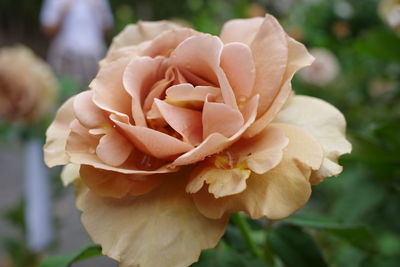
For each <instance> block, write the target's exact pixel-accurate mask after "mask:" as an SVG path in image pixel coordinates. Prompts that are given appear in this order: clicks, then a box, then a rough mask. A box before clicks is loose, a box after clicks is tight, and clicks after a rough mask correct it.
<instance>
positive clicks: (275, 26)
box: [250, 15, 288, 114]
mask: <svg viewBox="0 0 400 267" xmlns="http://www.w3.org/2000/svg"><path fill="white" fill-rule="evenodd" d="M250 48H251V51H252V53H253V59H254V64H255V68H256V78H255V82H254V91H253V94H259V95H260V104H259V106H258V111H257V112H258V114H263V113H264V112H265V111H266V110H267V109H268V108H269V106H270V105H271V103H272V101H273V100H274V98H275V97H276V95H277V94H278V92H279V90H280V89H281V85H282V80H283V77H284V74H285V69H286V66H287V64H288V43H287V37H286V33H285V32H284V30H283V29H282V26H281V25H280V24H279V22H278V21H277V20H276V18H274V17H273V16H271V15H266V16H265V20H264V22H263V23H262V24H261V26H260V28H259V30H258V32H257V34H256V36H255V38H254V40H253V42H252V43H251V45H250Z"/></svg>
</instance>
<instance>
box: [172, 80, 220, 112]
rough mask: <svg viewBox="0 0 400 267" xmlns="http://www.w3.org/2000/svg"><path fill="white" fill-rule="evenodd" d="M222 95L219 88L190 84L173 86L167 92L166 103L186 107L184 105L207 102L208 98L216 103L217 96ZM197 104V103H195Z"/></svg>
mask: <svg viewBox="0 0 400 267" xmlns="http://www.w3.org/2000/svg"><path fill="white" fill-rule="evenodd" d="M219 94H220V90H219V88H217V87H212V86H196V87H194V86H193V85H192V84H190V83H182V84H177V85H174V86H171V87H170V88H168V89H167V91H166V95H167V97H166V102H168V103H171V104H174V105H179V106H184V105H191V104H192V105H196V104H197V103H196V102H200V103H201V107H202V106H203V102H205V101H206V97H208V99H209V100H210V101H215V100H216V98H217V96H218V95H219ZM193 102H195V103H193Z"/></svg>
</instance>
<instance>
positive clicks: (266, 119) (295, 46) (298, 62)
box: [243, 37, 314, 138]
mask: <svg viewBox="0 0 400 267" xmlns="http://www.w3.org/2000/svg"><path fill="white" fill-rule="evenodd" d="M288 48H289V55H288V64H287V67H286V72H285V75H284V77H283V83H282V86H281V88H280V91H279V92H278V94H277V95H276V97H275V98H274V100H273V102H272V104H271V106H270V107H269V108H268V110H267V112H265V113H264V114H262V115H261V117H259V118H258V119H257V120H256V121H255V122H254V123H253V124H252V125H251V126H250V127H249V129H248V130H247V131H246V132H245V133H244V135H243V136H244V137H245V138H250V137H252V136H255V135H256V134H258V133H259V132H261V131H262V130H263V129H264V128H265V126H267V125H268V124H269V123H270V122H271V121H272V120H273V119H274V117H275V116H276V114H277V113H278V112H279V110H280V109H281V108H282V107H283V105H284V104H285V103H286V101H287V99H288V98H289V97H290V95H291V94H292V85H291V80H292V78H293V75H294V74H295V73H296V72H297V71H298V70H300V69H301V68H304V67H306V66H309V65H311V63H312V62H313V60H314V58H313V57H312V56H311V55H310V54H309V53H308V52H307V49H306V48H305V46H304V45H303V44H301V43H299V42H297V41H295V40H294V39H292V38H290V37H288ZM259 115H260V114H259Z"/></svg>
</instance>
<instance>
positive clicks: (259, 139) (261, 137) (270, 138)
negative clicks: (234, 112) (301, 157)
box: [228, 126, 289, 174]
mask: <svg viewBox="0 0 400 267" xmlns="http://www.w3.org/2000/svg"><path fill="white" fill-rule="evenodd" d="M288 142H289V139H288V138H287V137H286V136H285V132H284V131H283V130H282V129H280V128H279V127H276V126H267V127H266V128H265V129H264V131H262V132H261V133H259V134H258V135H256V136H255V137H253V138H251V139H241V140H239V141H238V142H236V143H235V144H234V145H233V146H232V147H231V148H229V149H228V152H229V153H230V154H231V157H233V158H234V159H236V161H237V162H238V164H242V163H245V164H246V166H247V167H248V168H249V169H250V170H252V171H253V172H255V173H257V174H263V173H265V172H267V171H269V170H271V169H273V168H275V167H276V166H277V165H278V164H279V162H280V161H281V160H282V155H283V149H284V148H285V147H286V146H287V145H288Z"/></svg>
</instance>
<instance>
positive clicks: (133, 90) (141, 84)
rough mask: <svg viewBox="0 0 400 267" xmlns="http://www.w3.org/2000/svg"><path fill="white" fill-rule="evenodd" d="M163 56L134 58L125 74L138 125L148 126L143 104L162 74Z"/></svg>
mask: <svg viewBox="0 0 400 267" xmlns="http://www.w3.org/2000/svg"><path fill="white" fill-rule="evenodd" d="M162 62H163V58H162V57H157V58H150V57H140V58H135V59H134V60H132V61H131V62H130V63H129V64H128V65H127V66H126V69H125V71H124V74H123V83H124V86H125V88H126V91H127V92H128V93H129V95H130V97H129V96H128V97H129V98H131V99H132V116H133V119H134V121H135V125H136V126H141V127H147V122H146V119H145V116H144V113H143V109H142V105H143V102H144V96H146V95H147V94H148V93H149V92H150V90H151V89H152V86H153V85H154V84H155V83H156V82H157V81H159V80H161V79H162V78H163V77H162V76H161V73H162V71H161V69H160V68H161V64H162Z"/></svg>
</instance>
